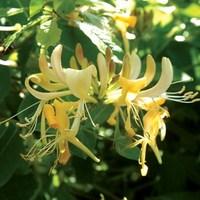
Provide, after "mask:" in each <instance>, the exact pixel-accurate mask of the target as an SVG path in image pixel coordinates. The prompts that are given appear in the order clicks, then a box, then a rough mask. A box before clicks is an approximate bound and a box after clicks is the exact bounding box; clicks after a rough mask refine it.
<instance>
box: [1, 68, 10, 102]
mask: <svg viewBox="0 0 200 200" xmlns="http://www.w3.org/2000/svg"><path fill="white" fill-rule="evenodd" d="M0 74H1V78H0V94H1V95H0V101H2V100H3V99H4V98H5V97H6V96H7V95H8V93H9V91H10V88H11V87H10V86H11V82H10V81H11V80H10V69H9V68H8V67H2V66H0Z"/></svg>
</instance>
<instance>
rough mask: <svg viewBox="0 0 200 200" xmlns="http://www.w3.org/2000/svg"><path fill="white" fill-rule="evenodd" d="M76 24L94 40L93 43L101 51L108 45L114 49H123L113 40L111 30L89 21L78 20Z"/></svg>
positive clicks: (119, 50) (118, 50)
mask: <svg viewBox="0 0 200 200" xmlns="http://www.w3.org/2000/svg"><path fill="white" fill-rule="evenodd" d="M76 24H77V26H78V27H79V28H80V30H81V31H82V32H83V33H84V34H85V35H86V36H87V37H88V38H89V39H90V40H91V41H92V43H93V44H94V45H96V46H97V48H98V49H99V51H101V52H103V53H104V52H105V50H106V48H107V47H108V46H109V47H110V48H111V49H113V50H114V51H117V52H121V51H122V49H121V48H120V47H119V46H117V45H116V44H115V43H114V42H113V41H112V35H111V32H110V31H108V30H106V29H103V28H99V27H97V26H95V25H93V24H90V23H87V22H78V21H77V22H76Z"/></svg>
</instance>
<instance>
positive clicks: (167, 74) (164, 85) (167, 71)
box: [138, 57, 173, 97]
mask: <svg viewBox="0 0 200 200" xmlns="http://www.w3.org/2000/svg"><path fill="white" fill-rule="evenodd" d="M172 80H173V69H172V65H171V62H170V60H169V59H168V58H165V57H164V58H163V59H162V73H161V76H160V79H159V81H158V82H157V84H156V85H155V86H153V87H152V88H150V89H147V90H144V91H141V92H140V94H139V95H138V97H157V96H160V95H161V94H163V93H164V92H166V91H167V89H168V88H169V86H170V85H171V83H172Z"/></svg>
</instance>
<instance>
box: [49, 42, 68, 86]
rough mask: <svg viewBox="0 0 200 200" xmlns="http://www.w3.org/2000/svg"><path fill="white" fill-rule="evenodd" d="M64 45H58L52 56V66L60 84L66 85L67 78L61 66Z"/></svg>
mask: <svg viewBox="0 0 200 200" xmlns="http://www.w3.org/2000/svg"><path fill="white" fill-rule="evenodd" d="M61 55H62V45H61V44H59V45H57V46H56V47H55V48H54V50H53V52H52V54H51V65H52V68H53V71H54V73H55V74H56V76H57V78H58V79H59V82H61V83H65V76H64V72H63V68H62V64H61Z"/></svg>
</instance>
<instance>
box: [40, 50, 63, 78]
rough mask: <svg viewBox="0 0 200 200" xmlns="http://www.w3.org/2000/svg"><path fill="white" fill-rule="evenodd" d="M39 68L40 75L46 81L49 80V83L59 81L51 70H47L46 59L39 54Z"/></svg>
mask: <svg viewBox="0 0 200 200" xmlns="http://www.w3.org/2000/svg"><path fill="white" fill-rule="evenodd" d="M39 68H40V71H41V72H42V74H44V76H45V77H46V78H47V79H48V80H51V81H54V82H59V80H58V78H57V77H56V76H55V74H54V72H53V70H52V69H50V68H49V66H48V62H47V60H46V57H45V55H44V54H40V57H39Z"/></svg>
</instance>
